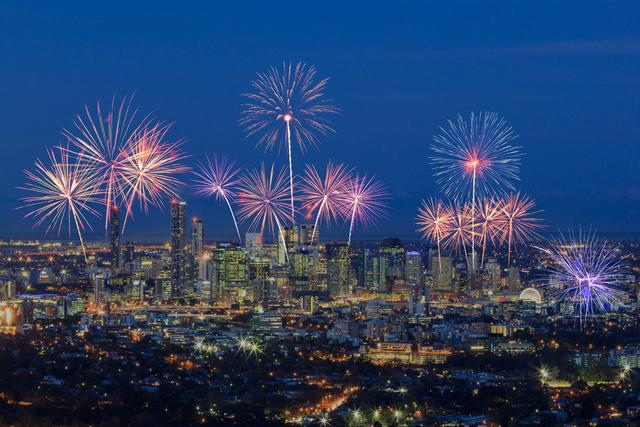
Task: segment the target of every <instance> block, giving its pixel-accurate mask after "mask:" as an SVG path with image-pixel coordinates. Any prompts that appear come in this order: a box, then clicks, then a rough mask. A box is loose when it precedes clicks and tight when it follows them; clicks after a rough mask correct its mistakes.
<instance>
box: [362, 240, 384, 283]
mask: <svg viewBox="0 0 640 427" xmlns="http://www.w3.org/2000/svg"><path fill="white" fill-rule="evenodd" d="M362 256H363V263H364V287H365V288H367V289H371V290H376V291H377V290H379V289H381V288H382V287H383V284H384V283H383V282H384V275H383V274H381V271H380V255H378V254H377V253H375V252H373V251H371V250H370V249H365V250H364V251H363V252H362Z"/></svg>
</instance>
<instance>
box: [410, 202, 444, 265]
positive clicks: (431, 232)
mask: <svg viewBox="0 0 640 427" xmlns="http://www.w3.org/2000/svg"><path fill="white" fill-rule="evenodd" d="M451 222H452V210H451V208H450V207H448V206H446V205H445V204H444V203H443V202H442V200H435V199H429V200H423V201H422V207H421V208H419V209H418V217H417V224H418V232H419V233H420V234H421V235H422V237H423V238H428V239H430V240H432V241H433V242H435V243H436V245H437V247H438V263H439V267H440V271H442V256H441V254H440V242H441V241H442V239H443V238H444V237H445V236H447V235H448V234H449V233H450V232H451V225H452V224H451Z"/></svg>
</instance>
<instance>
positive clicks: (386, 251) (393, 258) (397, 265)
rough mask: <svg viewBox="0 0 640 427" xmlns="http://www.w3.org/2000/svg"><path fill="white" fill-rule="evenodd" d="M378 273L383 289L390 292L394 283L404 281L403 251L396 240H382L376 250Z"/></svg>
mask: <svg viewBox="0 0 640 427" xmlns="http://www.w3.org/2000/svg"><path fill="white" fill-rule="evenodd" d="M378 253H379V254H380V271H381V273H383V275H382V280H384V284H385V288H386V290H387V291H390V290H391V289H392V288H393V286H394V285H395V284H397V283H396V282H402V281H404V261H405V250H404V248H403V247H402V244H401V243H400V240H398V239H389V238H387V239H384V240H383V241H382V243H381V244H380V248H379V249H378Z"/></svg>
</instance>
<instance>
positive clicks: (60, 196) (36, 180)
mask: <svg viewBox="0 0 640 427" xmlns="http://www.w3.org/2000/svg"><path fill="white" fill-rule="evenodd" d="M48 155H49V160H50V163H51V166H50V167H47V166H45V164H44V163H43V162H41V161H40V160H36V163H35V170H34V171H33V172H32V171H27V170H25V175H26V177H27V183H26V184H25V186H24V187H21V189H23V190H26V191H29V192H31V193H33V195H31V196H28V197H24V198H23V199H22V201H24V202H25V203H26V204H25V205H24V206H22V208H25V209H28V210H29V212H28V213H27V214H26V215H25V217H28V218H34V219H35V220H36V222H35V225H34V226H35V227H37V226H39V225H41V224H42V223H44V222H49V225H48V226H47V229H46V232H47V233H48V232H49V231H51V230H52V229H57V232H58V234H60V231H61V229H62V226H63V224H64V223H66V224H67V228H68V233H69V235H71V228H72V223H73V226H74V227H75V229H76V232H77V234H78V239H79V240H80V245H81V246H82V252H83V254H84V257H85V261H86V257H87V255H86V249H85V246H84V239H83V237H82V233H83V231H84V230H85V229H86V228H89V229H91V225H90V224H89V221H88V218H89V216H98V212H97V211H96V209H95V208H94V207H93V205H95V204H99V203H101V202H102V196H103V195H102V192H101V190H100V185H99V184H100V180H101V179H102V177H101V176H100V175H99V174H98V173H97V171H96V169H95V168H93V167H90V165H88V164H86V163H84V162H70V159H69V151H68V150H67V149H66V148H59V155H56V152H55V151H53V150H51V151H49V153H48Z"/></svg>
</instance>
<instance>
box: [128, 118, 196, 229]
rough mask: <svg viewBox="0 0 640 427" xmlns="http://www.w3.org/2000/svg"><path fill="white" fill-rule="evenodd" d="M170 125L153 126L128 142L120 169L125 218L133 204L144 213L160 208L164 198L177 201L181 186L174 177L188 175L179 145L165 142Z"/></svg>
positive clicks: (183, 155) (130, 212)
mask: <svg viewBox="0 0 640 427" xmlns="http://www.w3.org/2000/svg"><path fill="white" fill-rule="evenodd" d="M170 127H171V126H170V125H164V124H160V123H155V124H153V125H150V126H145V127H144V128H142V129H140V130H139V131H137V132H136V133H135V134H134V135H133V136H132V137H131V138H130V139H129V144H128V147H127V150H126V151H127V156H126V158H125V160H124V161H123V163H122V166H121V174H122V182H123V184H122V185H123V195H124V199H125V203H126V207H127V209H126V213H125V219H124V222H123V226H122V228H123V230H124V227H125V226H126V222H127V218H129V217H130V216H131V215H132V213H133V205H134V204H135V203H136V201H137V204H138V205H139V207H140V209H141V210H142V211H144V212H147V211H148V210H149V206H155V207H161V206H162V202H163V200H164V199H165V198H173V197H176V198H177V197H178V194H177V188H178V187H179V186H180V185H182V183H181V182H180V181H179V180H178V179H177V177H176V175H178V174H181V173H185V172H188V171H189V168H188V167H186V166H184V165H182V164H181V161H182V160H184V159H185V158H186V155H185V154H183V153H182V152H181V151H180V146H181V145H182V142H180V141H179V142H167V141H166V139H165V137H166V134H167V132H168V131H169V129H170Z"/></svg>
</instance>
